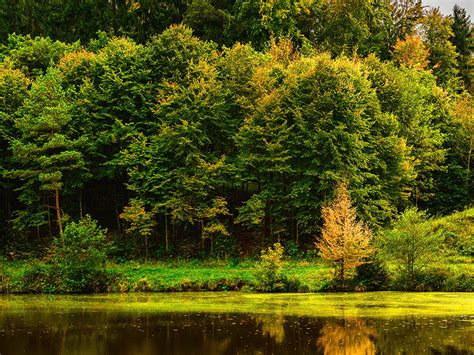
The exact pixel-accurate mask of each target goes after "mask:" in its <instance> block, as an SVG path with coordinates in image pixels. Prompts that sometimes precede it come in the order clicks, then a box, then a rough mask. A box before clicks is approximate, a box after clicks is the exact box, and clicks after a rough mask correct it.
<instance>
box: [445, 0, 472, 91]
mask: <svg viewBox="0 0 474 355" xmlns="http://www.w3.org/2000/svg"><path fill="white" fill-rule="evenodd" d="M451 28H452V31H453V33H452V36H451V38H450V40H451V42H452V44H454V46H455V47H456V52H457V53H458V57H457V63H458V70H459V73H460V75H461V78H462V80H463V82H464V86H465V88H466V89H467V90H469V91H470V92H471V94H473V91H474V90H473V88H472V85H473V79H472V78H473V75H474V69H473V66H474V65H473V60H472V52H473V51H474V31H473V30H472V25H471V19H470V16H469V15H467V13H466V10H465V9H463V8H462V7H460V6H459V5H454V8H453V21H452V25H451Z"/></svg>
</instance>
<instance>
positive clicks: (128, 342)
mask: <svg viewBox="0 0 474 355" xmlns="http://www.w3.org/2000/svg"><path fill="white" fill-rule="evenodd" d="M473 353H474V296H473V295H471V294H469V293H398V292H374V293H360V294H246V293H233V292H229V293H226V292H214V293H172V294H127V295H124V294H112V295H90V296H43V295H39V296H31V295H29V296H14V295H13V296H10V295H3V296H0V354H1V355H16V354H38V355H42V354H48V355H55V354H65V355H66V354H67V355H69V354H137V355H138V354H143V355H148V354H351V355H352V354H354V355H358V354H473Z"/></svg>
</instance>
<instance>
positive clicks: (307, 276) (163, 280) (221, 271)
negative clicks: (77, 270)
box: [0, 256, 474, 294]
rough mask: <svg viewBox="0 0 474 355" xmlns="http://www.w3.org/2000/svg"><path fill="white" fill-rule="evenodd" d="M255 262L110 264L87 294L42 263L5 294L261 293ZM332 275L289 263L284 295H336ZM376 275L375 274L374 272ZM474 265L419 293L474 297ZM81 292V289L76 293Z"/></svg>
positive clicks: (391, 277)
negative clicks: (473, 294) (459, 293)
mask: <svg viewBox="0 0 474 355" xmlns="http://www.w3.org/2000/svg"><path fill="white" fill-rule="evenodd" d="M255 265H256V262H255V261H253V260H245V261H241V262H235V261H234V262H224V261H197V260H190V261H181V262H148V263H138V262H132V261H130V262H123V263H108V264H107V266H106V269H105V272H103V273H100V274H97V275H95V277H94V279H93V282H92V283H91V285H90V287H89V288H88V289H87V291H84V289H80V290H78V289H77V287H78V286H77V285H80V284H81V282H85V281H83V280H69V279H65V278H64V277H62V276H61V275H60V274H59V273H58V272H57V266H56V265H54V264H53V263H46V262H43V261H38V260H30V261H9V262H3V263H1V264H0V293H50V294H55V293H58V294H60V293H76V292H89V293H102V292H108V293H124V292H125V293H126V292H132V293H133V292H186V291H254V290H258V278H257V277H256V271H255ZM332 273H333V270H332V269H331V268H329V267H328V266H327V265H326V264H324V263H322V262H321V261H318V260H316V261H312V262H309V261H287V262H286V263H285V264H284V266H283V269H282V274H283V276H284V278H285V280H287V282H286V284H285V289H284V290H283V291H285V292H300V293H307V292H324V291H331V290H333V287H334V285H333V284H332V281H331V280H332ZM372 273H373V271H372ZM473 280H474V264H473V262H472V258H469V257H459V256H457V257H452V258H450V259H447V260H445V261H444V262H443V263H442V264H433V265H430V267H428V268H426V270H425V271H424V272H423V273H422V274H420V280H419V282H418V286H417V288H416V291H468V292H472V291H474V281H473ZM75 287H76V288H75ZM347 290H348V291H377V290H394V291H396V290H401V288H400V280H399V279H398V278H397V273H396V271H395V270H394V269H393V268H392V270H390V268H389V270H388V273H387V274H386V275H374V274H366V275H365V276H364V275H362V276H360V275H359V276H357V275H355V278H353V279H352V280H351V281H349V282H348V285H347Z"/></svg>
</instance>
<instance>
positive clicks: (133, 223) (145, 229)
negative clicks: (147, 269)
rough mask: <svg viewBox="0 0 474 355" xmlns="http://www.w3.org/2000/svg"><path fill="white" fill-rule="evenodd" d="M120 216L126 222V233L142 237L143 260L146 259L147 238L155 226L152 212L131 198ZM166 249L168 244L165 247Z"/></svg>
mask: <svg viewBox="0 0 474 355" xmlns="http://www.w3.org/2000/svg"><path fill="white" fill-rule="evenodd" d="M120 218H122V219H123V220H125V222H127V224H128V227H127V228H126V231H127V233H130V234H132V235H133V234H136V235H138V236H140V237H141V238H143V241H144V243H145V261H146V260H148V238H149V237H150V236H151V235H152V234H153V229H154V228H155V226H156V221H155V220H154V215H153V212H152V211H150V212H148V211H146V210H145V207H144V205H143V203H142V202H141V201H139V200H136V199H133V200H131V201H130V203H129V205H128V206H125V208H124V209H123V212H122V213H121V214H120ZM166 251H168V246H167V247H166Z"/></svg>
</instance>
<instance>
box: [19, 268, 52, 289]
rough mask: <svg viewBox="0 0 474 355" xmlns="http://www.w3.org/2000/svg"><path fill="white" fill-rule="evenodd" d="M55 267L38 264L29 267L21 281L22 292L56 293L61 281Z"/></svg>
mask: <svg viewBox="0 0 474 355" xmlns="http://www.w3.org/2000/svg"><path fill="white" fill-rule="evenodd" d="M58 278H59V275H58V273H57V270H56V268H55V267H54V265H51V264H44V263H41V262H40V263H36V264H33V265H31V266H30V267H28V268H27V269H26V270H25V272H24V274H23V277H22V280H21V288H20V291H22V292H28V293H56V292H58V290H59V289H60V280H59V279H58Z"/></svg>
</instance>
